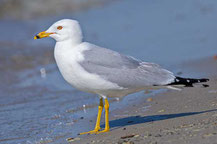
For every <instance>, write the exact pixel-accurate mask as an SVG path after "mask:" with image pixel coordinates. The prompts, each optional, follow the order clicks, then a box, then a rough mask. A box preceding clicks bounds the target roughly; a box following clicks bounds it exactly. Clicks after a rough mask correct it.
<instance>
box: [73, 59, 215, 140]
mask: <svg viewBox="0 0 217 144" xmlns="http://www.w3.org/2000/svg"><path fill="white" fill-rule="evenodd" d="M185 69H186V70H187V71H188V70H190V69H191V70H195V72H198V73H200V72H203V75H208V77H209V78H210V81H209V82H208V84H209V85H210V87H207V88H204V87H200V86H196V87H193V88H192V87H188V88H184V89H183V90H182V91H174V90H168V91H167V92H164V93H161V94H158V95H156V96H152V97H151V99H149V100H148V101H141V102H140V103H138V104H136V105H131V104H130V103H129V107H128V108H127V109H121V108H120V109H118V110H116V111H113V113H112V114H111V118H110V126H111V131H110V132H108V133H103V134H98V135H82V136H78V137H77V138H75V139H72V141H71V142H69V143H82V144H87V143H106V144H111V143H118V144H122V143H123V144H124V143H125V144H134V143H135V144H144V143H148V144H166V143H171V144H183V143H184V144H192V143H197V144H216V143H217V83H216V81H217V77H216V75H217V60H215V59H214V58H206V59H201V60H199V61H192V62H190V63H189V64H185ZM201 75H202V74H201ZM144 107H149V108H148V109H146V111H144V109H143V108H144ZM92 124H93V123H92ZM93 127H94V125H93ZM87 130H88V129H87Z"/></svg>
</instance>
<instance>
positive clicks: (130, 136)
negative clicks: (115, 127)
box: [121, 134, 135, 139]
mask: <svg viewBox="0 0 217 144" xmlns="http://www.w3.org/2000/svg"><path fill="white" fill-rule="evenodd" d="M134 136H135V134H131V135H126V136H122V137H121V139H127V138H132V137H134Z"/></svg>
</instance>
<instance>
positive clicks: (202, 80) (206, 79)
mask: <svg viewBox="0 0 217 144" xmlns="http://www.w3.org/2000/svg"><path fill="white" fill-rule="evenodd" d="M198 80H199V81H200V82H208V81H209V79H208V78H202V79H198Z"/></svg>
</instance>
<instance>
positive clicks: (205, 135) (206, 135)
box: [203, 133, 216, 138]
mask: <svg viewBox="0 0 217 144" xmlns="http://www.w3.org/2000/svg"><path fill="white" fill-rule="evenodd" d="M215 134H216V133H206V134H204V135H203V137H204V138H207V137H211V136H214V135H215Z"/></svg>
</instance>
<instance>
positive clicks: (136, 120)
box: [102, 109, 217, 128]
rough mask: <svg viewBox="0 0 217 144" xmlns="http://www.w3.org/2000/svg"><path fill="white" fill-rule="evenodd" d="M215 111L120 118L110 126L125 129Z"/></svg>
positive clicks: (111, 122) (112, 121)
mask: <svg viewBox="0 0 217 144" xmlns="http://www.w3.org/2000/svg"><path fill="white" fill-rule="evenodd" d="M213 111H217V109H212V110H206V111H200V112H186V113H176V114H163V115H151V116H130V117H125V118H120V119H116V120H111V121H110V123H109V124H110V127H111V128H118V127H123V126H128V125H135V124H141V123H147V122H155V121H160V120H166V119H173V118H178V117H186V116H191V115H197V114H202V113H207V112H213ZM103 126H105V125H102V127H103Z"/></svg>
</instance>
